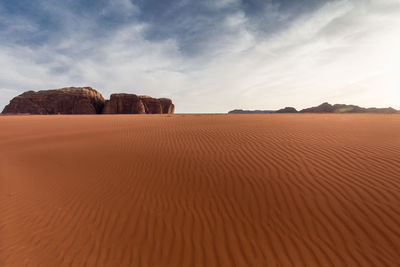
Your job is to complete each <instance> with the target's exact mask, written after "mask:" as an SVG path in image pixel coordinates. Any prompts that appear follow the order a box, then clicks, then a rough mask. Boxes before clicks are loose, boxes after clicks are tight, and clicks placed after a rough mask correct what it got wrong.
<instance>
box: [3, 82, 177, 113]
mask: <svg viewBox="0 0 400 267" xmlns="http://www.w3.org/2000/svg"><path fill="white" fill-rule="evenodd" d="M174 109H175V106H174V104H172V101H171V99H168V98H152V97H150V96H137V95H135V94H112V95H111V97H110V100H104V98H103V96H102V95H101V94H100V93H99V92H97V91H96V90H95V89H93V88H91V87H69V88H62V89H55V90H42V91H38V92H34V91H28V92H25V93H23V94H21V95H19V96H17V97H15V98H14V99H12V100H11V101H10V104H8V105H7V106H6V107H5V108H4V110H3V114H21V113H28V114H146V113H147V114H171V113H174Z"/></svg>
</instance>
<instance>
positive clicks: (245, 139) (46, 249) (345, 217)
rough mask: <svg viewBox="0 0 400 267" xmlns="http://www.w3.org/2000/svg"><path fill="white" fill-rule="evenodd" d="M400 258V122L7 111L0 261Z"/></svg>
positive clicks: (206, 262)
mask: <svg viewBox="0 0 400 267" xmlns="http://www.w3.org/2000/svg"><path fill="white" fill-rule="evenodd" d="M399 262H400V116H399V115H373V114H369V115H361V114H356V115H350V114H344V115H335V114H330V115H324V114H315V115H313V114H290V115H289V114H271V115H103V116H100V115H95V116H79V115H75V116H73V115H72V116H0V266H18V267H20V266H110V267H114V266H172V267H178V266H190V267H192V266H193V267H196V266H207V267H209V266H237V267H238V266H363V267H364V266H398V265H397V264H399Z"/></svg>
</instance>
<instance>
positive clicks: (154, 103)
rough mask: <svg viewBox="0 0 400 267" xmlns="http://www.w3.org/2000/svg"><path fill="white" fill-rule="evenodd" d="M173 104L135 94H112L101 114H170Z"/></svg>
mask: <svg viewBox="0 0 400 267" xmlns="http://www.w3.org/2000/svg"><path fill="white" fill-rule="evenodd" d="M171 113H174V104H172V101H171V99H168V98H152V97H150V96H137V95H135V94H112V95H111V96H110V100H106V103H105V106H104V110H103V114H171Z"/></svg>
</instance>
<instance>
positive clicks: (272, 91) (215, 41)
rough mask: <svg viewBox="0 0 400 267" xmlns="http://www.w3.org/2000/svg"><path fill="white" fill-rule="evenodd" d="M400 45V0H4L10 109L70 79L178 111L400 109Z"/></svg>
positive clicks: (3, 85) (1, 53)
mask: <svg viewBox="0 0 400 267" xmlns="http://www.w3.org/2000/svg"><path fill="white" fill-rule="evenodd" d="M398 47H400V1H398V0H331V1H328V0H297V1H294V0H264V1H262V0H214V1H212V0H203V1H195V0H175V1H172V0H164V1H159V0H113V1H111V0H66V1H58V0H36V1H28V0H17V1H16V0H2V1H0V62H1V65H2V69H1V71H0V109H2V108H3V107H4V106H5V105H6V104H7V103H8V102H9V100H10V99H11V98H12V97H14V96H15V95H18V94H20V93H22V92H23V91H26V90H40V89H51V88H61V87H66V86H92V87H94V88H96V89H97V90H99V91H100V92H101V93H102V94H103V96H105V97H108V96H109V94H110V93H112V92H127V93H136V94H145V95H151V96H154V97H170V98H172V99H173V101H174V102H175V104H176V107H177V108H176V111H177V112H227V111H229V110H231V109H235V108H243V109H274V108H280V107H283V106H294V107H296V108H304V107H308V106H313V105H317V104H319V103H322V102H325V101H329V102H333V103H354V104H359V105H363V106H379V107H384V106H393V107H395V108H400V75H398V71H399V68H400V51H399V50H400V49H398Z"/></svg>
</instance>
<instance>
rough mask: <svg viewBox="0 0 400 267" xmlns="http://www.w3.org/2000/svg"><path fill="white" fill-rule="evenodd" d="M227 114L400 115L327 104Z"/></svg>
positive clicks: (389, 111) (239, 110)
mask: <svg viewBox="0 0 400 267" xmlns="http://www.w3.org/2000/svg"><path fill="white" fill-rule="evenodd" d="M228 113H229V114H262V113H386V114H391V113H400V111H399V110H396V109H394V108H391V107H389V108H363V107H359V106H355V105H345V104H335V105H331V104H329V103H327V102H325V103H322V104H321V105H319V106H316V107H311V108H306V109H302V110H300V111H297V110H296V109H295V108H293V107H286V108H283V109H279V110H241V109H235V110H232V111H229V112H228Z"/></svg>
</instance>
